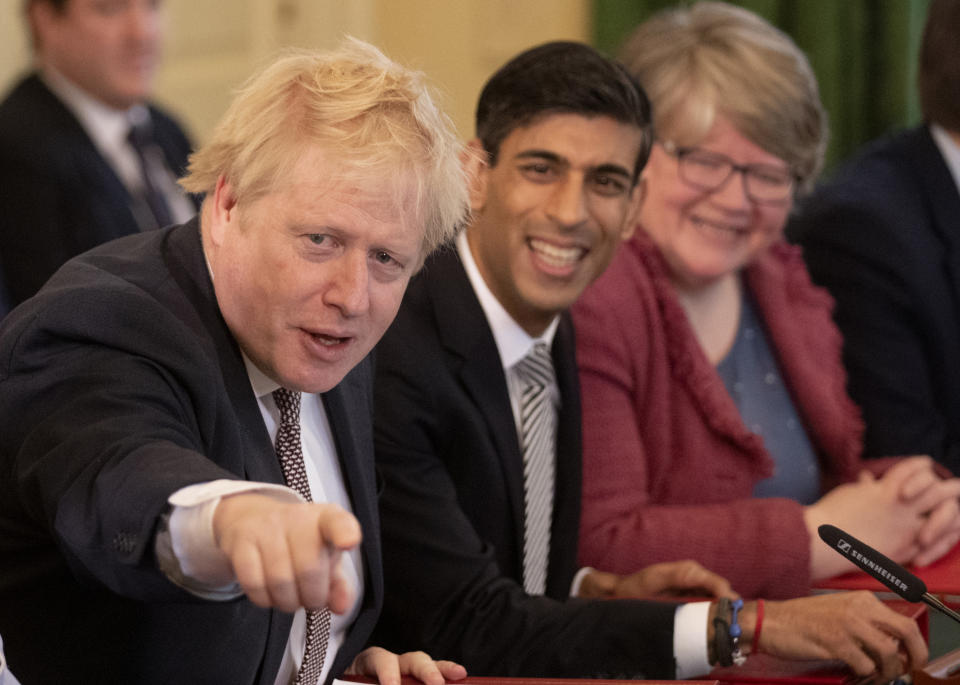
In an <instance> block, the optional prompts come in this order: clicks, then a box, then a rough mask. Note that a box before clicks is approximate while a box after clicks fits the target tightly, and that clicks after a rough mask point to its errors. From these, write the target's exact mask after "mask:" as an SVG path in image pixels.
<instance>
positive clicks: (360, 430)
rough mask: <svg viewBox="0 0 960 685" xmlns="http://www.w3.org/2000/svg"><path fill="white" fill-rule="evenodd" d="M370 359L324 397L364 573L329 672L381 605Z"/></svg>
mask: <svg viewBox="0 0 960 685" xmlns="http://www.w3.org/2000/svg"><path fill="white" fill-rule="evenodd" d="M371 388H372V373H371V364H370V361H369V360H365V361H363V362H361V363H360V365H358V366H357V367H356V368H355V369H354V370H353V371H351V372H350V373H349V374H347V376H346V377H345V378H344V379H343V380H342V381H341V382H340V383H339V384H338V385H337V386H336V387H335V388H333V389H332V390H330V391H329V392H327V393H324V394H323V405H324V408H325V409H326V412H327V416H328V418H329V420H330V428H331V431H332V432H333V438H334V442H335V444H336V447H337V457H338V459H339V461H340V469H341V472H342V473H343V478H344V481H345V485H346V488H347V494H348V495H349V497H350V505H351V506H352V507H353V513H354V516H356V517H357V520H358V521H359V522H360V526H361V528H362V530H363V542H362V543H361V546H360V551H361V556H362V558H363V568H364V596H363V604H362V606H361V608H360V611H359V613H358V615H357V619H356V620H355V621H354V622H353V624H352V625H351V626H350V628H349V630H348V631H347V636H346V639H345V640H344V643H343V645H342V646H341V648H340V651H339V652H338V653H337V658H336V661H335V662H334V665H333V668H332V670H331V673H333V674H334V675H337V674H339V673H342V672H343V671H344V670H345V669H346V668H347V667H348V666H349V665H350V661H351V660H352V657H353V655H354V654H356V653H359V652H360V650H362V649H363V647H364V646H365V645H366V642H367V638H368V637H369V636H370V633H371V632H372V631H373V626H374V625H375V623H376V619H377V616H378V615H379V613H380V608H381V606H382V604H383V571H382V562H381V556H380V523H379V514H378V511H377V497H376V492H375V478H374V467H373V462H374V459H373V454H374V449H373V404H372V402H373V398H372V397H371Z"/></svg>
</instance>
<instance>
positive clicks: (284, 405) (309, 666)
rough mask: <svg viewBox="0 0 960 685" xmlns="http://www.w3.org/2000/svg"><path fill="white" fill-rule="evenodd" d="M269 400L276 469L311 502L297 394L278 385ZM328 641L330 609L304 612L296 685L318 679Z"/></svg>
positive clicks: (307, 683) (298, 395)
mask: <svg viewBox="0 0 960 685" xmlns="http://www.w3.org/2000/svg"><path fill="white" fill-rule="evenodd" d="M273 399H274V401H275V402H276V403H277V409H279V410H280V428H279V429H278V430H277V440H276V448H277V458H278V459H279V460H280V468H281V469H283V480H284V481H285V482H286V484H287V486H288V487H290V488H292V489H293V490H296V491H297V492H298V493H300V495H302V496H303V498H304V499H305V500H307V501H308V502H312V501H313V498H312V497H311V496H310V483H309V482H308V481H307V469H306V466H305V465H304V463H303V447H302V446H301V444H300V393H299V392H294V391H292V390H287V389H286V388H278V389H277V390H274V391H273ZM329 640H330V610H329V609H327V608H326V607H324V608H323V609H320V610H318V611H308V612H307V645H306V649H305V650H304V652H303V662H302V663H301V664H300V670H299V671H297V679H296V681H295V683H296V685H316V683H317V681H319V680H320V673H321V672H322V671H323V660H324V658H325V657H326V655H327V642H328V641H329Z"/></svg>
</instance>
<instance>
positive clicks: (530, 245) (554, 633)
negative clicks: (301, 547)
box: [374, 42, 925, 677]
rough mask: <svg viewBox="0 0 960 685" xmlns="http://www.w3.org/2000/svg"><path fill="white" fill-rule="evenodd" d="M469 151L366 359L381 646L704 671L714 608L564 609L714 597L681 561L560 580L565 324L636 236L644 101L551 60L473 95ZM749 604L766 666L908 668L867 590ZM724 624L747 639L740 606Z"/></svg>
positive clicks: (572, 397)
mask: <svg viewBox="0 0 960 685" xmlns="http://www.w3.org/2000/svg"><path fill="white" fill-rule="evenodd" d="M477 135H478V139H477V140H474V141H473V142H472V143H471V144H470V150H471V152H472V153H473V156H472V157H471V158H470V163H471V166H472V183H471V189H472V190H471V204H472V208H473V213H472V216H471V221H470V223H469V225H468V226H467V228H466V231H465V232H464V233H463V234H461V235H460V236H459V238H458V241H457V245H456V249H455V250H447V251H441V252H438V253H436V254H434V255H433V256H432V257H431V258H430V259H429V260H428V262H427V264H426V266H425V267H424V269H423V271H422V272H421V274H420V275H419V276H418V277H417V279H416V280H415V281H414V282H413V283H412V284H411V286H410V289H409V291H408V293H407V295H406V297H405V299H404V303H403V306H402V307H401V309H400V313H399V314H398V316H397V320H396V321H395V322H394V324H393V326H392V327H391V328H390V330H389V331H388V332H387V333H386V335H385V336H384V338H383V340H382V341H381V343H380V345H379V346H378V350H377V373H376V385H375V393H374V398H375V406H376V412H375V417H376V418H375V434H376V454H377V466H378V468H379V471H380V473H381V474H382V475H383V477H384V481H385V482H384V489H383V494H382V496H381V498H380V506H381V519H382V521H383V554H384V569H385V579H386V600H385V607H384V614H383V618H382V619H381V622H380V624H379V625H378V628H377V633H376V635H377V638H378V639H379V640H383V641H384V642H385V643H386V644H388V645H391V646H392V647H393V648H395V649H410V648H413V647H414V646H419V647H420V648H423V649H426V650H427V651H430V652H432V653H435V654H442V655H444V658H451V659H454V660H457V661H461V662H462V663H463V664H464V665H466V666H467V668H468V669H469V670H470V671H471V672H472V673H474V674H475V675H535V676H596V675H600V674H615V675H629V676H634V675H638V674H643V675H645V676H647V677H673V676H674V674H675V661H674V660H675V659H676V674H677V675H679V676H681V677H684V676H686V677H689V676H692V675H697V674H699V673H703V672H705V671H706V670H709V664H710V663H711V662H713V661H715V660H716V657H714V658H713V659H709V658H708V644H713V643H712V640H713V639H714V636H713V635H712V634H711V635H710V636H708V626H713V623H712V621H710V620H709V618H710V617H711V616H712V615H713V612H715V605H713V604H709V603H697V604H688V605H685V606H684V607H682V608H680V609H679V610H677V609H676V606H675V605H672V604H666V603H656V602H643V601H636V600H626V599H625V600H619V601H590V600H588V599H579V598H571V594H579V595H580V596H581V597H598V596H602V597H624V596H630V595H634V596H636V595H643V594H652V593H653V592H656V591H658V590H662V589H678V588H679V589H693V588H696V587H698V586H702V585H703V586H706V588H707V589H708V590H709V591H711V592H713V593H715V594H729V592H730V589H729V586H727V585H726V584H725V582H724V581H721V580H719V579H718V578H717V577H716V576H714V575H713V574H710V573H709V572H707V571H706V570H705V569H703V568H701V567H697V566H695V565H692V564H677V565H669V566H667V567H659V568H656V567H654V574H653V575H654V576H655V577H653V578H651V577H650V575H648V574H645V573H643V572H641V574H640V575H639V576H630V577H627V578H620V577H617V576H614V575H612V574H603V573H598V572H596V571H593V570H590V569H587V570H585V571H584V572H582V573H580V574H578V575H577V578H576V580H575V574H576V549H577V530H578V517H579V509H580V404H579V389H578V386H577V373H576V364H575V360H574V349H573V345H574V338H573V331H572V328H571V323H570V320H569V317H568V314H567V313H566V310H567V308H568V307H569V306H570V305H571V304H572V303H573V302H574V300H575V299H576V298H577V297H578V296H579V295H580V293H581V292H582V291H583V289H584V288H585V287H586V286H587V285H588V284H589V283H590V282H591V281H592V280H593V279H595V278H596V277H597V276H598V275H599V274H600V273H601V272H602V271H603V269H604V268H606V266H607V264H608V263H609V261H610V259H611V257H612V255H613V253H614V251H615V249H616V248H617V245H618V244H619V243H620V241H621V240H622V239H624V238H625V237H627V236H629V235H630V234H631V232H632V231H633V227H634V212H635V211H636V209H637V207H638V206H639V203H640V202H641V200H642V196H643V187H642V185H641V184H639V183H638V178H639V174H640V171H641V169H642V167H643V165H644V163H645V162H646V159H647V155H648V153H649V151H650V146H651V144H652V130H651V125H650V107H649V103H648V101H647V99H646V96H645V95H644V94H643V91H642V90H641V89H640V86H639V85H638V84H637V83H636V82H635V81H634V80H633V78H632V77H631V76H629V74H628V73H627V72H626V70H624V69H623V68H622V67H621V66H619V65H617V64H615V63H613V62H611V61H609V60H607V59H606V58H604V57H602V56H600V55H599V54H598V53H597V52H596V51H594V50H593V49H592V48H589V47H587V46H584V45H580V44H576V43H563V42H561V43H549V44H546V45H543V46H540V47H537V48H534V49H532V50H529V51H527V52H525V53H522V54H521V55H519V56H517V57H516V58H514V59H513V60H511V61H510V62H508V63H507V64H506V65H505V66H503V67H502V68H501V69H500V70H499V71H498V72H497V73H496V74H494V75H493V77H492V78H491V79H490V80H489V81H488V82H487V84H486V86H485V87H484V89H483V92H482V93H481V95H480V101H479V105H478V107H477ZM540 350H546V351H547V352H546V354H544V355H543V356H542V357H539V358H537V359H536V361H534V362H532V363H529V364H528V362H527V361H526V357H527V356H528V355H530V354H531V353H533V354H534V355H536V354H537V353H538V352H539V351H540ZM531 367H533V368H531ZM531 377H532V378H531ZM531 381H532V382H531ZM541 398H545V399H546V401H545V402H541V401H540V400H541ZM540 418H545V419H546V421H547V425H546V427H543V424H541V423H540ZM541 448H545V449H541ZM731 553H736V551H735V550H732V551H731ZM854 605H856V607H854ZM766 606H767V613H766V615H767V618H766V622H765V623H764V624H763V625H764V627H763V630H762V642H761V646H762V647H763V648H764V649H765V651H767V652H770V653H775V654H779V655H781V656H785V657H796V658H818V657H826V656H828V655H830V656H834V657H836V658H843V659H846V660H847V662H848V663H850V664H851V665H852V666H853V667H854V668H856V669H857V670H858V671H860V672H863V673H870V672H871V671H874V670H875V669H876V670H878V671H879V672H880V673H883V674H887V676H888V677H890V676H892V675H893V674H895V673H896V672H897V671H898V670H899V669H901V668H902V663H900V661H899V659H898V657H897V644H898V643H897V640H891V639H890V637H891V636H895V637H898V638H902V639H903V640H904V642H905V644H906V645H907V649H908V653H909V654H910V658H911V659H912V660H913V661H914V662H915V663H916V661H917V660H922V659H923V658H924V654H925V651H924V647H923V646H922V641H921V639H920V638H919V633H918V632H917V629H916V626H915V625H914V624H913V623H912V622H911V621H909V620H905V619H904V617H903V616H898V615H896V614H894V613H893V612H892V611H890V610H889V609H886V608H885V607H884V606H882V605H881V604H880V603H879V602H878V601H877V600H876V599H875V598H874V597H873V596H872V595H870V594H863V595H847V596H839V595H838V596H834V597H818V598H812V599H802V600H794V601H791V602H784V603H773V602H771V603H767V605H766ZM741 624H742V627H743V631H744V641H745V643H749V641H750V639H751V637H752V635H753V631H754V629H755V626H756V610H755V605H754V604H753V603H748V605H747V607H746V608H745V609H744V613H743V614H742V615H741ZM881 626H883V627H882V628H881Z"/></svg>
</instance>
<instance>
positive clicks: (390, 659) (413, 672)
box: [346, 647, 467, 685]
mask: <svg viewBox="0 0 960 685" xmlns="http://www.w3.org/2000/svg"><path fill="white" fill-rule="evenodd" d="M346 674H347V675H364V676H370V677H373V678H376V679H377V680H378V681H379V682H380V683H381V685H400V678H401V677H402V676H405V675H408V676H413V677H414V678H416V679H417V680H419V681H420V682H421V683H424V684H425V685H444V683H445V682H447V681H451V680H463V679H464V678H466V677H467V669H465V668H464V667H463V666H461V665H460V664H456V663H454V662H452V661H434V660H433V659H431V658H430V656H429V655H427V654H425V653H423V652H406V653H404V654H394V653H393V652H388V651H387V650H386V649H383V648H382V647H368V648H367V649H365V650H363V651H362V652H360V653H359V654H358V655H357V657H356V658H355V659H354V660H353V663H352V664H350V668H348V669H347V671H346Z"/></svg>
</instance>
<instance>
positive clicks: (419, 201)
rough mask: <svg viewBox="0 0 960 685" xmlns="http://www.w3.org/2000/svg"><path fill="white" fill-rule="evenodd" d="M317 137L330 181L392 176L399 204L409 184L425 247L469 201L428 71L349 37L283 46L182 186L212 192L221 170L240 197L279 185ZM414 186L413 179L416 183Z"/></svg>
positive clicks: (455, 144) (456, 145)
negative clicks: (329, 46)
mask: <svg viewBox="0 0 960 685" xmlns="http://www.w3.org/2000/svg"><path fill="white" fill-rule="evenodd" d="M309 145H318V146H319V147H320V148H321V149H322V150H323V151H324V153H325V156H326V157H328V158H329V159H330V161H331V164H330V167H329V168H324V169H323V170H322V172H321V173H323V174H324V177H325V179H327V180H329V181H331V182H332V183H341V182H342V183H347V184H352V185H356V186H357V187H359V188H361V189H362V188H363V185H364V180H365V179H371V180H372V179H376V180H382V179H386V180H390V181H392V182H393V187H394V193H395V197H394V199H395V201H397V202H398V205H397V210H398V211H402V210H403V209H404V208H402V207H400V205H399V202H400V201H401V200H402V199H403V198H405V197H409V196H408V195H407V192H408V190H409V189H410V188H411V187H413V189H414V191H415V192H414V197H415V201H416V207H415V208H414V209H415V211H416V216H417V217H418V218H419V219H420V221H421V222H422V224H423V226H424V228H425V233H424V248H425V250H424V254H427V253H429V252H430V251H432V250H433V249H434V248H435V247H437V246H439V245H441V244H443V243H445V242H447V241H448V240H450V239H451V238H452V237H453V235H454V234H455V232H456V230H457V229H458V228H459V227H461V226H462V225H463V223H464V221H465V219H466V215H467V211H468V207H469V201H468V194H467V182H466V175H465V172H464V169H463V166H462V164H461V162H460V153H461V150H462V145H461V143H460V141H459V140H458V138H457V136H456V134H455V132H454V128H453V125H452V123H451V122H450V119H449V118H448V117H447V116H446V115H445V114H444V113H443V112H441V111H440V109H439V108H438V107H437V105H436V104H435V103H434V100H433V98H432V97H431V94H430V90H429V89H428V87H427V85H426V83H425V80H424V77H423V74H422V73H420V72H417V71H412V70H410V69H406V68H404V67H401V66H400V65H398V64H396V63H395V62H392V61H391V60H389V59H388V58H387V57H386V56H384V55H383V53H382V52H380V51H379V50H377V49H376V48H375V47H373V46H372V45H369V44H367V43H364V42H362V41H359V40H357V39H354V38H348V39H346V40H345V41H344V43H343V44H342V45H341V46H340V47H339V48H338V49H336V50H334V51H330V52H317V51H304V50H294V51H287V52H285V53H284V54H283V55H282V56H281V57H280V58H279V59H277V60H276V61H274V62H273V63H272V64H270V65H269V66H268V67H266V68H265V69H263V70H262V71H260V72H259V73H257V74H255V75H254V76H252V77H251V78H250V79H249V80H248V81H247V82H246V83H245V84H244V85H243V86H242V87H241V89H240V90H239V92H238V93H237V95H236V97H235V99H234V100H233V102H232V103H231V105H230V107H229V108H228V109H227V112H226V114H225V115H224V117H223V118H222V119H221V120H220V122H219V124H217V126H216V128H215V129H214V132H213V135H212V137H211V139H210V142H209V143H207V144H206V145H204V146H203V147H202V148H201V149H200V150H199V151H197V152H196V153H194V154H193V155H191V157H190V165H189V167H188V173H187V176H186V177H185V178H183V179H182V180H181V185H182V186H183V187H184V188H185V189H186V190H188V191H190V192H193V193H207V194H210V193H212V191H213V190H214V188H215V187H216V184H217V179H218V178H219V177H220V176H221V175H222V176H223V177H224V178H226V179H227V180H228V181H229V182H230V183H231V185H232V186H233V190H234V194H235V195H236V197H237V199H238V202H239V203H241V204H243V203H245V202H251V201H253V200H255V199H257V198H258V197H262V196H263V195H264V194H266V193H269V192H272V191H274V190H277V189H279V188H282V187H283V185H284V183H285V182H287V179H288V178H289V177H290V173H291V170H292V169H293V167H294V166H295V164H296V162H297V159H298V156H299V155H298V153H299V151H300V150H301V149H303V148H304V147H306V146H309ZM411 184H412V185H411Z"/></svg>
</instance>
